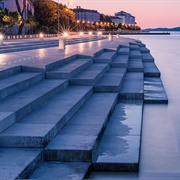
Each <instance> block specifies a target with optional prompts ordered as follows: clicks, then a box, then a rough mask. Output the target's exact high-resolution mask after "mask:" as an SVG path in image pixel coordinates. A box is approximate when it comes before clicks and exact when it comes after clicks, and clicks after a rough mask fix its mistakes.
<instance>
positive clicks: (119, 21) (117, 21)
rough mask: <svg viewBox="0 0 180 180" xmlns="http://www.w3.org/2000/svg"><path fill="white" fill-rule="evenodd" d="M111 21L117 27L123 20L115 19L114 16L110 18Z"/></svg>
mask: <svg viewBox="0 0 180 180" xmlns="http://www.w3.org/2000/svg"><path fill="white" fill-rule="evenodd" d="M111 21H112V22H114V23H115V24H117V25H119V24H120V23H122V22H123V20H122V19H121V18H120V17H116V16H112V17H111Z"/></svg>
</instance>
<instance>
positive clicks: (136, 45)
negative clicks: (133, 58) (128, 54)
mask: <svg viewBox="0 0 180 180" xmlns="http://www.w3.org/2000/svg"><path fill="white" fill-rule="evenodd" d="M130 49H131V50H140V47H139V46H138V44H130Z"/></svg>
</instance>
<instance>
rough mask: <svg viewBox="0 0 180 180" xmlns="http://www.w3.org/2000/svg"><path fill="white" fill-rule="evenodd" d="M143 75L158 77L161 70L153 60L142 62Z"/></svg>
mask: <svg viewBox="0 0 180 180" xmlns="http://www.w3.org/2000/svg"><path fill="white" fill-rule="evenodd" d="M143 66H144V77H160V76H161V72H160V71H159V69H158V68H157V66H156V64H155V63H154V62H144V63H143Z"/></svg>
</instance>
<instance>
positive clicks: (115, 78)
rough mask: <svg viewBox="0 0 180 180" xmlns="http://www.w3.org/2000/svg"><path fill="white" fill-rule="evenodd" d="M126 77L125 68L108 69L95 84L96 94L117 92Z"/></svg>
mask: <svg viewBox="0 0 180 180" xmlns="http://www.w3.org/2000/svg"><path fill="white" fill-rule="evenodd" d="M125 75H126V68H110V69H109V70H108V71H107V72H106V73H105V74H104V75H103V77H102V78H101V79H100V80H99V81H98V82H97V83H96V84H95V87H94V90H95V91H96V92H119V90H120V88H121V85H122V83H123V81H124V77H125Z"/></svg>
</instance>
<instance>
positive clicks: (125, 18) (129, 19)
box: [115, 11, 136, 24]
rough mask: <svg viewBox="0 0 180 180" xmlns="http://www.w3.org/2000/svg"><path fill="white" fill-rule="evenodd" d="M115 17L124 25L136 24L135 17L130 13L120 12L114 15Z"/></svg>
mask: <svg viewBox="0 0 180 180" xmlns="http://www.w3.org/2000/svg"><path fill="white" fill-rule="evenodd" d="M115 16H116V17H119V18H121V19H122V23H124V24H136V21H135V17H134V16H132V15H131V14H130V13H127V12H124V11H120V12H117V13H115Z"/></svg>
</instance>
